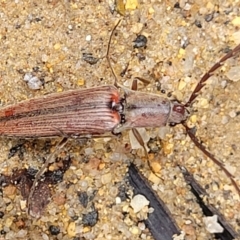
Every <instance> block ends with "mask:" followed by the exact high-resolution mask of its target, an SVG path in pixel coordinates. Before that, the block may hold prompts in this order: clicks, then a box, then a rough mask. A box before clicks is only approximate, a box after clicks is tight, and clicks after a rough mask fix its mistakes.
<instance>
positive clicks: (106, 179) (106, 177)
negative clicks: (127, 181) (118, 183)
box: [101, 173, 112, 185]
mask: <svg viewBox="0 0 240 240" xmlns="http://www.w3.org/2000/svg"><path fill="white" fill-rule="evenodd" d="M111 180H112V174H111V173H106V174H104V175H102V177H101V182H102V184H103V185H105V184H107V183H110V182H111Z"/></svg>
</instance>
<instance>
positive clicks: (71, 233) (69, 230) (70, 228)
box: [67, 222, 76, 237]
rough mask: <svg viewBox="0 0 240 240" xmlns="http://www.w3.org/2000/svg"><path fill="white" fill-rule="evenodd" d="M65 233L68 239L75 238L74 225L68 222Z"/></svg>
mask: <svg viewBox="0 0 240 240" xmlns="http://www.w3.org/2000/svg"><path fill="white" fill-rule="evenodd" d="M67 233H68V236H69V237H75V236H76V223H75V222H70V223H69V225H68V228H67Z"/></svg>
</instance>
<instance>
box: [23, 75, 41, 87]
mask: <svg viewBox="0 0 240 240" xmlns="http://www.w3.org/2000/svg"><path fill="white" fill-rule="evenodd" d="M23 80H24V81H26V82H27V85H28V87H29V88H30V89H32V90H38V89H40V88H41V87H42V85H43V82H42V81H41V80H40V79H39V78H38V77H37V76H33V75H32V74H31V73H26V74H25V75H24V77H23Z"/></svg>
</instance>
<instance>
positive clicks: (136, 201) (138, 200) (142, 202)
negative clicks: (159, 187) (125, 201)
mask: <svg viewBox="0 0 240 240" xmlns="http://www.w3.org/2000/svg"><path fill="white" fill-rule="evenodd" d="M148 205H149V201H148V200H147V199H146V198H145V197H144V196H143V195H140V194H138V195H135V196H134V197H133V198H132V200H131V202H130V206H131V207H132V208H133V211H134V212H135V213H137V212H140V211H141V210H142V209H143V208H144V207H145V206H148Z"/></svg>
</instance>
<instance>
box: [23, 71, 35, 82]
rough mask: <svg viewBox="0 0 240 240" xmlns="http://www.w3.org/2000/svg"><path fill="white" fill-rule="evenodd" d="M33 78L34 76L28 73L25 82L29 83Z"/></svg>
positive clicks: (24, 78)
mask: <svg viewBox="0 0 240 240" xmlns="http://www.w3.org/2000/svg"><path fill="white" fill-rule="evenodd" d="M32 77H33V75H32V74H31V73H29V72H28V73H25V75H24V77H23V80H24V81H26V82H28V81H29V80H30V79H31V78H32Z"/></svg>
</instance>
